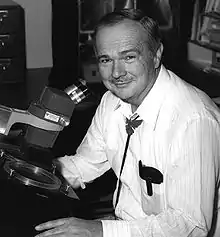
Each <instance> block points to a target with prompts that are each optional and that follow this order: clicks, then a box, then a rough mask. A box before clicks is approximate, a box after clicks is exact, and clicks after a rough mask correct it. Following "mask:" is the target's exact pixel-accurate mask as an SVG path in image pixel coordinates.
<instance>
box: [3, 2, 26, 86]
mask: <svg viewBox="0 0 220 237" xmlns="http://www.w3.org/2000/svg"><path fill="white" fill-rule="evenodd" d="M25 58H26V56H25V25H24V11H23V9H22V8H21V7H20V6H19V5H18V4H16V3H14V2H12V1H1V2H0V83H17V82H23V81H24V79H25V67H26V66H25V65H26V63H25V61H26V60H25Z"/></svg>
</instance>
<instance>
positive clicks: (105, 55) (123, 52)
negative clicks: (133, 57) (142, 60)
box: [97, 48, 141, 59]
mask: <svg viewBox="0 0 220 237" xmlns="http://www.w3.org/2000/svg"><path fill="white" fill-rule="evenodd" d="M133 52H134V53H137V54H141V52H140V50H138V49H137V48H132V49H127V50H123V51H121V52H120V53H119V54H120V55H122V56H123V55H126V54H128V53H133ZM97 58H98V59H101V58H110V56H109V55H107V54H103V55H98V57H97Z"/></svg>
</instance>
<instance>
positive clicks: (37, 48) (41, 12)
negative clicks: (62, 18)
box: [4, 0, 53, 69]
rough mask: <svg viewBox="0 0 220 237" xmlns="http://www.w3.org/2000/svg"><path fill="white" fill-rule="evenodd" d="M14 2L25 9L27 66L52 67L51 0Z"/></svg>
mask: <svg viewBox="0 0 220 237" xmlns="http://www.w3.org/2000/svg"><path fill="white" fill-rule="evenodd" d="M4 1H6V2H7V0H4ZM9 2H10V1H9ZM14 2H16V3H18V4H19V5H21V6H22V7H23V8H24V11H25V30H26V56H27V68H28V69H32V68H33V69H35V68H45V67H52V65H53V60H52V42H51V41H52V27H51V21H52V4H51V0H14Z"/></svg>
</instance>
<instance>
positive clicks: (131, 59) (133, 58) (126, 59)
mask: <svg viewBox="0 0 220 237" xmlns="http://www.w3.org/2000/svg"><path fill="white" fill-rule="evenodd" d="M135 59H136V56H135V55H127V56H126V57H125V61H126V62H133V61H134V60H135Z"/></svg>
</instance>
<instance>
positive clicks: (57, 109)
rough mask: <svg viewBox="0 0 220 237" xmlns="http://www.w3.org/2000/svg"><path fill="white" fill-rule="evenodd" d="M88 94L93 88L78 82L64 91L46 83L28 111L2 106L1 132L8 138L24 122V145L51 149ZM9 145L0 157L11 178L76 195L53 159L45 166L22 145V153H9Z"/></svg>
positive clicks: (0, 117)
mask: <svg viewBox="0 0 220 237" xmlns="http://www.w3.org/2000/svg"><path fill="white" fill-rule="evenodd" d="M89 95H90V90H89V89H88V87H87V86H86V84H85V83H83V81H78V82H77V83H75V84H73V85H71V86H69V87H67V88H66V89H65V90H59V89H57V88H52V87H49V86H46V87H45V88H44V89H43V90H42V93H41V95H40V97H39V99H38V100H37V101H33V102H32V103H31V104H30V105H29V107H28V108H27V110H21V109H17V108H10V107H6V106H4V105H0V134H2V136H4V137H7V136H9V135H10V131H11V130H12V127H13V126H14V125H15V124H24V125H25V126H26V128H25V132H24V133H23V135H22V136H23V137H22V139H23V140H24V141H25V144H28V145H31V146H34V147H36V148H39V149H44V150H45V149H46V150H47V149H50V148H52V147H53V145H54V143H55V141H56V139H57V136H58V135H59V133H60V132H61V131H62V130H63V129H64V128H65V127H66V126H68V125H69V124H70V119H71V116H72V113H73V111H74V108H75V107H76V105H77V104H78V103H80V102H81V101H82V100H84V99H85V98H87V97H88V96H89ZM7 148H9V149H4V146H2V147H0V156H1V158H2V160H1V161H2V162H1V163H2V167H3V169H4V171H6V172H7V174H8V177H9V178H10V179H13V180H16V181H18V182H19V183H22V184H24V185H26V186H33V187H37V188H38V189H43V190H49V191H62V192H63V193H64V194H67V195H70V196H71V195H73V198H77V196H76V195H75V193H74V192H73V190H71V188H70V186H69V185H68V184H67V183H66V182H65V181H64V180H63V179H62V176H60V175H57V170H56V164H55V163H53V162H52V163H51V165H50V166H48V167H47V168H45V166H44V165H41V160H40V159H39V162H37V163H36V162H32V161H31V159H24V157H25V156H22V152H24V150H22V145H21V147H20V152H19V153H20V155H19V156H14V154H13V153H11V152H10V144H9V145H8V146H7ZM39 149H36V150H39ZM71 191H72V192H71Z"/></svg>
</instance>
